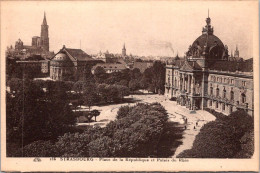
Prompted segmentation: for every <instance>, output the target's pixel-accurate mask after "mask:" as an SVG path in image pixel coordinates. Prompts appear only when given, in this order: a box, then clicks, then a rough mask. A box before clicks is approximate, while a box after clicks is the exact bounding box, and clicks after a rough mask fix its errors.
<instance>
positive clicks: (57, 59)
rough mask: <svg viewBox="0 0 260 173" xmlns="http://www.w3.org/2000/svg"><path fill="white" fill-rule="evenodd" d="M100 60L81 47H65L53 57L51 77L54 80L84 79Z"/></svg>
mask: <svg viewBox="0 0 260 173" xmlns="http://www.w3.org/2000/svg"><path fill="white" fill-rule="evenodd" d="M97 62H98V61H97V60H95V59H93V58H92V57H90V55H88V54H87V53H85V52H84V51H83V50H81V49H71V48H66V47H65V46H63V48H62V49H61V50H60V51H59V52H58V53H57V54H56V55H54V57H53V58H51V61H50V78H51V79H53V80H84V78H85V76H86V74H87V73H88V72H89V73H91V68H92V66H94V65H95V64H96V63H97Z"/></svg>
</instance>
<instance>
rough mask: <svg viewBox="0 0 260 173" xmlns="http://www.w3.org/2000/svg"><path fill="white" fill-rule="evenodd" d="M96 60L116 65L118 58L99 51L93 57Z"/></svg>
mask: <svg viewBox="0 0 260 173" xmlns="http://www.w3.org/2000/svg"><path fill="white" fill-rule="evenodd" d="M93 58H94V59H96V60H101V61H103V62H105V63H116V62H117V61H118V59H119V58H118V57H116V56H115V55H114V54H111V53H109V52H108V51H106V52H105V53H102V52H101V51H100V52H99V53H98V54H97V55H96V56H94V57H93Z"/></svg>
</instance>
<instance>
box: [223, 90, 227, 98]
mask: <svg viewBox="0 0 260 173" xmlns="http://www.w3.org/2000/svg"><path fill="white" fill-rule="evenodd" d="M226 95H227V91H226V90H225V89H224V90H223V98H224V99H225V98H226Z"/></svg>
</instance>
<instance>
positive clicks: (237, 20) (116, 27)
mask: <svg viewBox="0 0 260 173" xmlns="http://www.w3.org/2000/svg"><path fill="white" fill-rule="evenodd" d="M257 7H258V5H257V1H248V2H243V1H235V2H231V1H225V2H217V1H204V2H202V1H146V2H145V1H127V2H125V1H124V2H123V1H109V2H104V1H84V2H83V1H74V2H73V3H72V2H68V1H64V2H61V1H59V2H57V1H33V2H32V1H16V2H11V1H5V2H1V38H2V39H1V41H2V43H3V44H2V45H14V44H15V41H16V40H18V38H20V39H21V40H22V41H23V42H24V44H25V45H31V38H32V37H33V36H40V29H41V24H42V20H43V15H44V11H45V12H46V17H47V23H48V25H49V38H50V50H51V51H54V52H57V51H59V49H61V48H62V46H63V45H65V46H66V47H69V48H81V49H82V50H84V51H86V52H87V53H88V54H93V53H97V52H99V51H102V52H104V51H106V50H108V51H109V52H111V53H121V51H122V47H123V44H124V43H125V45H126V50H127V54H130V53H131V54H133V55H140V56H142V55H144V56H148V55H153V56H176V54H177V53H178V54H179V56H183V55H184V53H185V52H186V51H187V49H188V47H189V45H191V44H192V43H193V41H194V40H195V39H196V38H197V37H199V36H200V35H201V34H202V33H201V31H202V27H204V26H205V25H206V22H205V19H206V17H207V16H208V9H209V16H210V18H211V24H212V26H213V27H214V35H216V36H217V37H219V38H220V39H221V40H222V42H223V44H224V45H227V46H228V48H229V51H231V50H233V51H234V49H235V47H236V45H237V46H238V48H239V51H240V55H241V56H242V57H244V58H245V59H247V58H251V57H252V56H253V47H254V44H253V35H255V32H256V31H255V29H253V28H255V26H256V20H257V15H258V13H257V11H256V10H257ZM257 48H258V47H257Z"/></svg>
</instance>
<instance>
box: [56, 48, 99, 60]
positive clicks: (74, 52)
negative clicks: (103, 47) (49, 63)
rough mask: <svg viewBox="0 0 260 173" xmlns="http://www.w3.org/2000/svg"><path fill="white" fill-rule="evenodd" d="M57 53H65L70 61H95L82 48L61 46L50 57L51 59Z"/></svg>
mask: <svg viewBox="0 0 260 173" xmlns="http://www.w3.org/2000/svg"><path fill="white" fill-rule="evenodd" d="M59 53H65V54H66V55H67V56H69V58H70V59H71V61H95V60H94V59H93V58H91V56H90V55H88V54H87V53H85V52H84V51H83V50H81V49H71V48H66V47H65V46H63V48H62V49H61V50H60V51H59V52H58V53H56V54H55V55H54V56H53V57H52V58H51V59H53V58H54V57H55V56H56V55H57V54H59Z"/></svg>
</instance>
